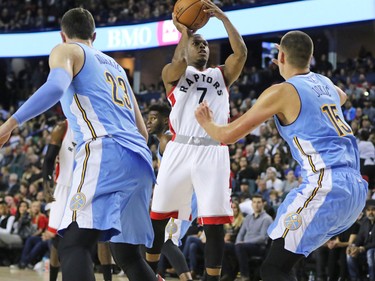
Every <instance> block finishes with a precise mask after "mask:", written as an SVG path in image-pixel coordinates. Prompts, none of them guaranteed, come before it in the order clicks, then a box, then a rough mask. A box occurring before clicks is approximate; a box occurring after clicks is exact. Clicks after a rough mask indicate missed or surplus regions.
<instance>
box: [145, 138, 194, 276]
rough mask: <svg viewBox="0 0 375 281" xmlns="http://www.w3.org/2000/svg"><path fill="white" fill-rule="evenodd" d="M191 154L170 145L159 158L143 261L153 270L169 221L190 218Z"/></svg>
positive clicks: (185, 148) (180, 146)
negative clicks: (150, 242) (150, 229)
mask: <svg viewBox="0 0 375 281" xmlns="http://www.w3.org/2000/svg"><path fill="white" fill-rule="evenodd" d="M191 155H192V153H191V152H190V150H189V149H188V148H187V147H186V146H185V145H182V144H179V143H173V142H172V143H169V144H168V150H166V151H165V153H164V155H163V160H162V162H161V166H160V169H159V173H158V178H157V184H156V185H155V188H154V194H153V198H152V206H151V219H152V226H153V229H154V235H155V238H154V241H153V245H152V247H151V248H148V249H147V250H146V260H147V262H148V263H149V264H150V266H151V267H152V268H153V269H154V270H155V271H156V269H157V264H158V262H159V258H160V253H161V249H162V246H163V244H164V241H165V240H164V233H165V226H166V225H167V223H168V221H169V218H170V217H175V218H180V219H185V220H188V219H189V218H190V215H191V196H192V192H193V191H192V183H191V179H190V169H189V167H190V162H191ZM171 171H173V172H171Z"/></svg>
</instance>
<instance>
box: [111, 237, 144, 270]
mask: <svg viewBox="0 0 375 281" xmlns="http://www.w3.org/2000/svg"><path fill="white" fill-rule="evenodd" d="M110 248H111V252H112V255H113V258H114V259H115V262H116V264H117V265H118V266H119V267H120V268H122V269H123V270H124V271H125V272H126V270H127V269H128V268H129V267H130V266H131V265H132V264H134V263H137V262H138V261H139V260H141V259H143V257H142V255H141V252H140V248H139V245H131V244H127V243H110Z"/></svg>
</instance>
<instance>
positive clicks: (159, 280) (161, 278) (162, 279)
mask: <svg viewBox="0 0 375 281" xmlns="http://www.w3.org/2000/svg"><path fill="white" fill-rule="evenodd" d="M156 277H157V278H158V281H165V280H164V278H163V277H161V276H160V275H159V274H156Z"/></svg>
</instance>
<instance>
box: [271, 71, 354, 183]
mask: <svg viewBox="0 0 375 281" xmlns="http://www.w3.org/2000/svg"><path fill="white" fill-rule="evenodd" d="M286 82H287V83H290V84H292V85H293V86H294V87H295V89H296V90H297V92H298V93H299V98H300V101H301V111H300V113H299V116H298V118H297V119H296V120H295V121H294V122H293V123H292V124H290V125H287V126H282V125H281V124H280V122H279V120H278V118H277V117H275V118H274V119H275V123H276V126H277V129H278V130H279V132H280V135H281V136H282V137H283V138H284V140H285V141H286V142H287V143H288V144H289V147H290V149H291V152H292V155H293V158H294V159H295V160H296V161H297V162H298V163H299V164H300V165H301V167H302V176H303V177H305V176H308V175H311V174H313V173H317V172H319V170H320V169H325V168H331V169H334V168H338V167H349V168H352V169H354V170H357V171H358V172H359V153H358V146H357V142H356V139H355V137H354V136H353V133H352V130H351V128H350V126H349V125H348V124H347V123H346V122H345V120H344V116H343V114H342V111H341V105H340V97H339V95H338V93H337V90H336V89H335V87H334V85H333V84H332V82H331V81H330V80H328V79H327V78H326V77H324V76H322V75H319V74H316V73H313V72H310V73H309V74H306V75H297V76H294V77H293V78H291V79H288V80H287V81H286Z"/></svg>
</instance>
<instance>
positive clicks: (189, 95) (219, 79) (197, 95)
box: [168, 66, 229, 137]
mask: <svg viewBox="0 0 375 281" xmlns="http://www.w3.org/2000/svg"><path fill="white" fill-rule="evenodd" d="M204 100H205V101H207V103H208V106H209V107H210V109H211V110H212V112H213V116H214V120H215V122H216V123H218V124H227V123H228V120H229V93H228V89H227V87H226V84H225V81H224V76H223V73H222V70H221V69H220V67H216V68H207V69H206V70H204V71H199V70H197V69H196V68H195V67H193V66H188V67H187V68H186V71H185V74H184V75H183V76H181V78H180V80H179V81H178V83H177V85H176V86H175V87H174V88H173V89H172V91H171V92H170V93H169V94H168V101H169V102H170V104H171V105H172V110H171V113H170V116H169V120H170V127H171V128H170V129H171V132H172V134H173V135H176V134H177V135H184V136H194V137H207V136H208V135H207V133H206V132H205V131H204V129H203V128H202V127H201V126H200V125H199V124H198V122H197V120H196V119H195V115H194V112H195V110H196V108H197V106H198V105H199V103H201V102H202V101H204Z"/></svg>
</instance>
